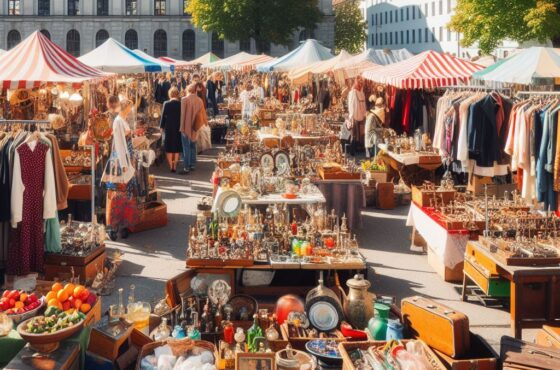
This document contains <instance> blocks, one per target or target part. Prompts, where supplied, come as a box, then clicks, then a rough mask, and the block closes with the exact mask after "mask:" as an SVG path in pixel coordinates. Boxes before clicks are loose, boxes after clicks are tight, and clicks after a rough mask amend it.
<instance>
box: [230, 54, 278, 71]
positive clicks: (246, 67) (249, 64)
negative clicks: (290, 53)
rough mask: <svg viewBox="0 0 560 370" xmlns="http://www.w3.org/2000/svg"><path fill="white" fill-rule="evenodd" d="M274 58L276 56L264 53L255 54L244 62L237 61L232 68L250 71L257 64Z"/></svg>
mask: <svg viewBox="0 0 560 370" xmlns="http://www.w3.org/2000/svg"><path fill="white" fill-rule="evenodd" d="M274 60H276V58H274V57H271V56H269V55H266V54H261V55H256V57H255V58H254V59H251V60H247V61H245V62H241V63H237V64H236V65H234V66H233V69H236V70H241V71H250V70H253V69H255V68H256V67H257V65H259V64H262V63H269V62H272V61H274Z"/></svg>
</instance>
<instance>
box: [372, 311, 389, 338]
mask: <svg viewBox="0 0 560 370" xmlns="http://www.w3.org/2000/svg"><path fill="white" fill-rule="evenodd" d="M373 309H374V312H375V315H374V316H373V317H372V318H371V319H370V320H369V323H368V330H369V333H370V334H371V336H372V337H373V339H375V340H383V341H384V340H386V338H387V324H388V318H389V310H390V307H389V306H387V305H385V304H383V303H375V304H374V305H373Z"/></svg>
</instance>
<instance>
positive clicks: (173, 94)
mask: <svg viewBox="0 0 560 370" xmlns="http://www.w3.org/2000/svg"><path fill="white" fill-rule="evenodd" d="M179 95H180V94H179V90H178V89H177V88H176V87H172V88H171V90H169V100H168V101H166V102H165V103H163V108H162V112H161V120H160V124H159V127H160V129H161V131H162V132H163V134H164V136H163V148H164V150H165V155H166V157H167V163H168V164H169V169H170V170H171V172H176V171H177V162H179V153H181V147H182V145H183V144H182V141H181V132H180V131H179V129H180V126H181V100H180V97H179Z"/></svg>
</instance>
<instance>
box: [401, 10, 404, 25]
mask: <svg viewBox="0 0 560 370" xmlns="http://www.w3.org/2000/svg"><path fill="white" fill-rule="evenodd" d="M402 21H404V9H403V8H401V22H402Z"/></svg>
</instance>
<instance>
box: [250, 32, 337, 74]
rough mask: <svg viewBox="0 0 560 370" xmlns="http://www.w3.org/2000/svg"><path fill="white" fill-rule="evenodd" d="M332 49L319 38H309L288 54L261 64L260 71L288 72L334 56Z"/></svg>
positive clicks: (258, 67)
mask: <svg viewBox="0 0 560 370" xmlns="http://www.w3.org/2000/svg"><path fill="white" fill-rule="evenodd" d="M332 57H333V55H332V54H331V51H330V49H328V48H326V47H324V46H323V45H321V44H320V43H319V42H318V41H317V40H314V39H308V40H306V41H305V42H303V43H302V44H301V45H299V46H298V47H297V48H296V49H294V50H292V51H291V52H289V53H288V54H286V55H284V56H282V57H280V58H278V59H276V60H274V61H271V62H267V63H263V64H259V65H258V66H257V70H258V71H259V72H270V71H278V72H286V71H289V70H291V69H292V68H296V67H302V66H305V65H308V64H311V63H314V62H318V61H321V60H325V59H330V58H332Z"/></svg>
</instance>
